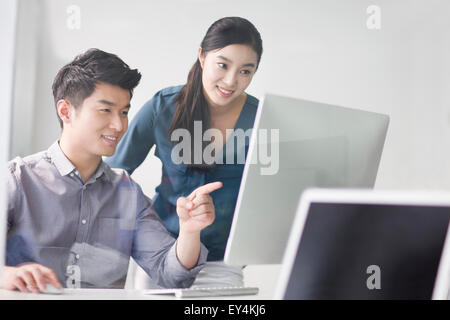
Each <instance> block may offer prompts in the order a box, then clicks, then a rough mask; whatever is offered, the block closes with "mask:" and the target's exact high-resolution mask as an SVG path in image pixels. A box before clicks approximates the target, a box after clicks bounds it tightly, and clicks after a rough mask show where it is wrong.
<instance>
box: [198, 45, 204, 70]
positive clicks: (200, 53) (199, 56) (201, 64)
mask: <svg viewBox="0 0 450 320" xmlns="http://www.w3.org/2000/svg"><path fill="white" fill-rule="evenodd" d="M198 61H199V62H200V66H201V67H202V69H203V63H204V62H205V57H204V56H203V55H202V47H200V48H198Z"/></svg>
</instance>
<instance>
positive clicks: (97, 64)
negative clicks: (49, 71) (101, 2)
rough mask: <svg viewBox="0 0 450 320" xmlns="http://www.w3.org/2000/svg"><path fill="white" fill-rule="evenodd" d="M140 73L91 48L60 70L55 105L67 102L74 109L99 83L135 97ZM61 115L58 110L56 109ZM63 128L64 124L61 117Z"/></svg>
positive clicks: (56, 79) (55, 82)
mask: <svg viewBox="0 0 450 320" xmlns="http://www.w3.org/2000/svg"><path fill="white" fill-rule="evenodd" d="M140 80H141V74H140V73H139V72H138V70H137V69H130V67H129V66H128V65H127V64H126V63H125V62H123V61H122V59H120V58H119V57H118V56H116V55H115V54H111V53H108V52H104V51H102V50H99V49H89V50H88V51H86V52H85V53H82V54H80V55H78V56H77V57H75V59H74V60H73V61H72V62H70V63H69V64H67V65H65V66H64V67H62V68H61V70H59V72H58V74H57V75H56V77H55V80H54V81H53V85H52V90H53V98H54V99H55V105H56V104H57V102H58V101H59V100H61V99H67V100H68V101H69V102H70V103H71V104H72V105H73V106H74V107H75V108H77V107H79V106H80V105H82V103H83V101H84V100H85V99H86V98H87V97H89V96H90V95H91V94H92V93H93V92H94V90H95V85H96V84H97V83H101V82H103V83H108V84H112V85H116V86H119V87H121V88H122V89H126V90H128V91H129V92H130V99H131V97H132V96H133V89H134V88H135V87H136V86H137V85H138V84H139V81H140ZM56 113H58V110H56ZM58 120H59V123H60V126H61V128H62V127H63V122H62V120H61V119H60V118H59V116H58Z"/></svg>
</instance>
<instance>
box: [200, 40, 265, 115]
mask: <svg viewBox="0 0 450 320" xmlns="http://www.w3.org/2000/svg"><path fill="white" fill-rule="evenodd" d="M199 60H200V64H201V66H202V82H203V92H204V94H205V97H206V100H207V102H208V103H209V105H210V106H211V107H228V106H231V105H232V103H233V102H234V101H236V98H238V97H240V96H241V95H242V94H243V93H244V90H245V89H247V87H248V86H249V84H250V82H251V81H252V78H253V75H254V74H255V72H256V68H257V61H258V56H257V54H256V52H255V51H254V50H253V49H252V48H251V47H250V46H248V45H242V44H232V45H229V46H226V47H224V48H222V49H219V50H213V51H210V52H208V53H206V55H203V54H202V51H201V48H200V49H199Z"/></svg>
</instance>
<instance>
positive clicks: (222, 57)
mask: <svg viewBox="0 0 450 320" xmlns="http://www.w3.org/2000/svg"><path fill="white" fill-rule="evenodd" d="M217 58H220V59H223V60H225V61H227V62H231V63H232V62H233V61H232V60H230V59H228V58H227V57H224V56H217ZM241 67H253V68H254V67H255V64H254V63H246V64H243V65H242V66H241Z"/></svg>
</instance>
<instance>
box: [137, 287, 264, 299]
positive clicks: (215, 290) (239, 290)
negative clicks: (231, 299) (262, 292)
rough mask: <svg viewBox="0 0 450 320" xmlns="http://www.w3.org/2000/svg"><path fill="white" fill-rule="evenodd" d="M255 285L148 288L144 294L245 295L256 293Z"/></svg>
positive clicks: (183, 296)
mask: <svg viewBox="0 0 450 320" xmlns="http://www.w3.org/2000/svg"><path fill="white" fill-rule="evenodd" d="M258 291H259V289H258V288H257V287H209V288H206V287H205V288H184V289H148V290H145V291H144V294H162V295H164V294H165V295H175V297H177V298H197V297H220V296H246V295H254V294H257V293H258Z"/></svg>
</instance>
